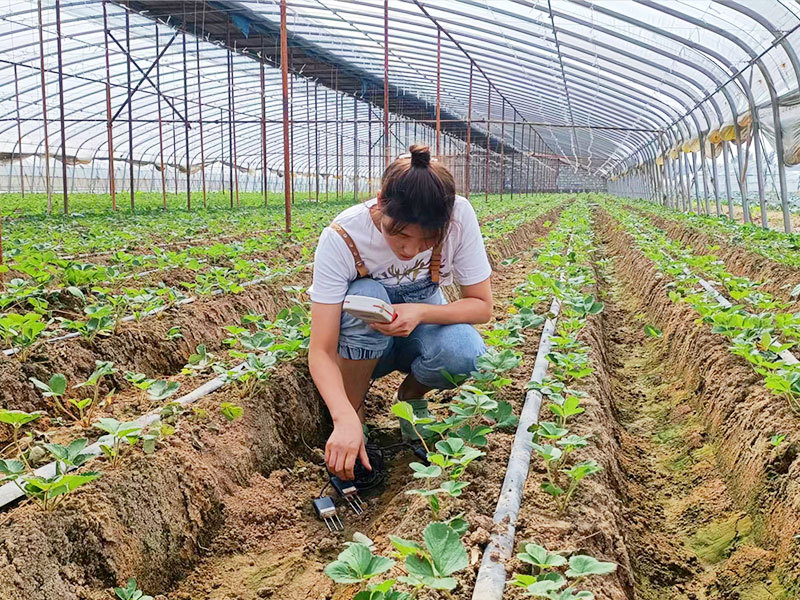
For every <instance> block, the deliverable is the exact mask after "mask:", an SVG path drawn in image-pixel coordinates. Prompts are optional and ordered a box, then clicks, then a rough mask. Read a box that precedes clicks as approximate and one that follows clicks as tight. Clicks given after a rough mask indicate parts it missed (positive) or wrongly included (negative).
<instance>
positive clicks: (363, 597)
mask: <svg viewBox="0 0 800 600" xmlns="http://www.w3.org/2000/svg"><path fill="white" fill-rule="evenodd" d="M394 584H395V580H394V579H389V580H388V581H384V582H381V583H376V584H374V585H369V586H367V589H366V590H362V591H360V592H358V593H357V594H356V595H355V596H353V600H411V596H409V595H408V594H407V593H405V592H398V591H397V590H395V589H394V587H393V586H394Z"/></svg>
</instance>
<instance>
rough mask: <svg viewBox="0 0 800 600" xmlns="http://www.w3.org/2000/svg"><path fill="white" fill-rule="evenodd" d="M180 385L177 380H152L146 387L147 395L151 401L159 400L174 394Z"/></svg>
mask: <svg viewBox="0 0 800 600" xmlns="http://www.w3.org/2000/svg"><path fill="white" fill-rule="evenodd" d="M180 387H181V384H180V382H178V381H154V382H153V383H151V384H150V385H149V386H148V387H147V395H148V396H149V397H150V400H152V401H153V402H160V401H162V400H166V399H167V398H169V397H171V396H174V395H175V394H176V393H177V391H178V390H179V389H180Z"/></svg>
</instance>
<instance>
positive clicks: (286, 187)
mask: <svg viewBox="0 0 800 600" xmlns="http://www.w3.org/2000/svg"><path fill="white" fill-rule="evenodd" d="M386 1H387V2H388V0H386ZM288 55H289V49H288V40H287V33H286V0H281V85H282V88H283V193H284V205H285V210H286V232H287V233H289V232H291V230H292V185H291V175H290V174H289V168H290V167H289V64H288V62H287V60H288Z"/></svg>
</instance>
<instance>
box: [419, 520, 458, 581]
mask: <svg viewBox="0 0 800 600" xmlns="http://www.w3.org/2000/svg"><path fill="white" fill-rule="evenodd" d="M422 537H423V539H424V540H425V545H426V546H427V547H428V551H429V552H430V553H431V559H432V561H433V566H434V568H435V569H436V574H437V575H438V576H440V577H447V576H449V575H452V574H453V573H456V572H458V571H461V570H462V569H465V568H466V567H467V565H468V564H469V558H468V557H467V551H466V550H465V549H464V544H462V543H461V538H460V537H459V535H458V534H457V533H456V532H455V531H454V530H453V528H452V527H450V526H449V525H447V524H446V523H430V524H429V525H428V526H427V527H426V528H425V531H424V532H423V534H422Z"/></svg>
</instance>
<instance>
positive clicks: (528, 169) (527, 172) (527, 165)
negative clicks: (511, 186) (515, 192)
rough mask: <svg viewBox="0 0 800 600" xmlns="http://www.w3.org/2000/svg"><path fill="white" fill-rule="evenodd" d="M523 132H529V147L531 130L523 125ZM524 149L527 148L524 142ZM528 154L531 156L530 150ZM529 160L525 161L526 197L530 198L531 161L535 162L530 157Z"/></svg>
mask: <svg viewBox="0 0 800 600" xmlns="http://www.w3.org/2000/svg"><path fill="white" fill-rule="evenodd" d="M522 127H523V131H524V130H525V129H527V130H528V145H530V143H531V133H532V132H531V128H530V127H528V126H525V125H523V126H522ZM522 147H523V148H525V147H526V146H525V143H524V142H523V144H522ZM528 154H530V149H529V150H528ZM527 158H528V160H526V161H525V195H526V196H530V193H531V188H532V185H531V183H532V182H531V161H532V160H533V159H532V158H531V157H530V156H528V157H527Z"/></svg>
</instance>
